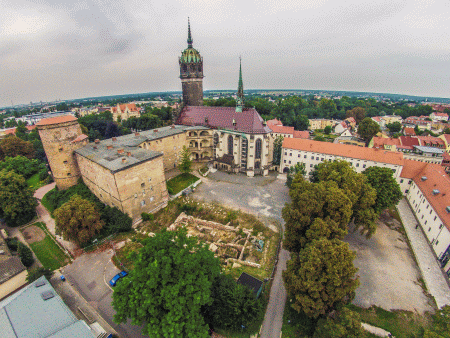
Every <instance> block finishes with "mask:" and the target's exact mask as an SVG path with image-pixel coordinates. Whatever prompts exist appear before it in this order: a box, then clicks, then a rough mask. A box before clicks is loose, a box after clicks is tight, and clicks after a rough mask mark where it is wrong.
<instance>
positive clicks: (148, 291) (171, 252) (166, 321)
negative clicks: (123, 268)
mask: <svg viewBox="0 0 450 338" xmlns="http://www.w3.org/2000/svg"><path fill="white" fill-rule="evenodd" d="M186 234H187V231H186V229H179V230H177V231H166V230H163V231H162V232H160V233H158V234H156V235H155V236H154V237H151V238H148V239H146V240H145V241H144V243H143V244H144V247H143V248H142V249H141V250H140V251H139V252H138V253H134V257H130V258H133V261H134V269H133V270H132V271H131V272H130V273H129V276H128V277H126V278H127V280H126V281H125V280H124V281H122V283H118V285H117V286H116V287H115V289H114V293H113V303H112V304H113V307H114V309H115V310H116V315H115V316H114V321H115V322H116V323H123V322H125V321H127V319H128V318H131V320H132V323H133V324H134V325H143V326H144V328H143V333H144V334H146V335H149V336H150V337H205V338H206V337H208V327H207V325H206V324H205V321H204V319H203V316H202V315H201V308H202V307H203V306H206V305H210V304H211V303H212V301H213V299H212V298H211V287H212V284H213V281H214V279H215V278H216V277H217V276H218V275H219V272H220V263H219V261H218V259H217V258H214V253H213V252H212V251H209V250H208V248H207V247H206V246H205V245H204V244H202V243H199V242H198V239H197V238H196V237H189V238H188V237H187V236H186Z"/></svg>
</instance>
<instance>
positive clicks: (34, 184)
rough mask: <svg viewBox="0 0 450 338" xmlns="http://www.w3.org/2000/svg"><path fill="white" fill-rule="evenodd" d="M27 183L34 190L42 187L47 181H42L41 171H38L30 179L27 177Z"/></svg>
mask: <svg viewBox="0 0 450 338" xmlns="http://www.w3.org/2000/svg"><path fill="white" fill-rule="evenodd" d="M27 184H28V186H29V187H30V188H31V189H32V190H33V191H35V190H37V189H39V188H40V187H42V186H44V185H45V184H46V183H45V181H40V180H39V173H36V174H34V175H33V176H31V177H30V178H29V179H27Z"/></svg>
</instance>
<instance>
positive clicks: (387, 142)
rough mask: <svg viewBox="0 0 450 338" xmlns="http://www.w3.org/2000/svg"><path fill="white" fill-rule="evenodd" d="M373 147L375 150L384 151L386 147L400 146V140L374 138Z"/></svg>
mask: <svg viewBox="0 0 450 338" xmlns="http://www.w3.org/2000/svg"><path fill="white" fill-rule="evenodd" d="M372 141H373V147H374V148H380V149H384V146H385V145H390V146H400V145H401V143H400V140H399V139H397V138H385V137H377V136H374V137H373V139H372Z"/></svg>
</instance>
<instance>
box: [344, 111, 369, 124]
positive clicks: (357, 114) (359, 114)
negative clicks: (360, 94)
mask: <svg viewBox="0 0 450 338" xmlns="http://www.w3.org/2000/svg"><path fill="white" fill-rule="evenodd" d="M346 115H347V118H348V117H353V118H354V119H355V121H356V124H359V123H360V122H361V121H362V120H363V119H364V117H365V116H366V110H365V109H364V108H362V107H355V108H353V109H351V110H348V111H347V113H346Z"/></svg>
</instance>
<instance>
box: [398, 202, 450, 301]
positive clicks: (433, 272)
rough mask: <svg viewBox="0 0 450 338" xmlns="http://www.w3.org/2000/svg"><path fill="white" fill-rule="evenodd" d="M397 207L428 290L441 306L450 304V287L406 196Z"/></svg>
mask: <svg viewBox="0 0 450 338" xmlns="http://www.w3.org/2000/svg"><path fill="white" fill-rule="evenodd" d="M397 209H398V212H399V214H400V218H401V219H402V222H403V225H404V227H405V231H406V235H407V236H408V239H409V241H410V243H411V247H412V250H413V252H414V256H415V257H416V260H417V263H418V265H419V269H420V271H421V272H422V276H423V279H424V281H425V285H426V287H427V290H428V292H429V293H430V294H431V295H432V296H433V297H434V299H435V301H436V304H437V306H438V307H439V308H441V307H442V306H444V305H450V288H449V286H448V284H447V281H446V279H445V277H444V275H443V272H442V270H441V268H440V267H439V263H438V261H437V260H436V257H435V256H434V254H433V252H432V251H431V250H432V249H431V248H430V245H429V244H428V241H427V239H426V238H425V235H424V234H423V232H422V230H421V228H420V227H419V228H417V229H416V225H417V220H416V218H415V217H414V214H413V212H412V210H411V208H410V207H409V204H408V202H407V201H406V199H405V198H403V199H402V200H401V201H400V203H399V204H398V206H397Z"/></svg>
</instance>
